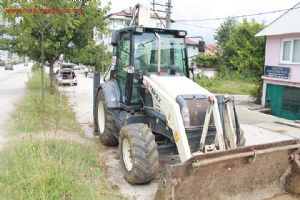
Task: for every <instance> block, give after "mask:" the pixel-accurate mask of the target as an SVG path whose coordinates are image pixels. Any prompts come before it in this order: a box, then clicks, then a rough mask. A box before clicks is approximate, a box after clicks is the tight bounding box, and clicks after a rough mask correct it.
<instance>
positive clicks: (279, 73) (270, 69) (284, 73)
mask: <svg viewBox="0 0 300 200" xmlns="http://www.w3.org/2000/svg"><path fill="white" fill-rule="evenodd" d="M290 72H291V69H290V68H288V67H275V66H265V76H267V77H270V78H281V79H289V78H290Z"/></svg>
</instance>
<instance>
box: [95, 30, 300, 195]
mask: <svg viewBox="0 0 300 200" xmlns="http://www.w3.org/2000/svg"><path fill="white" fill-rule="evenodd" d="M131 25H132V26H130V27H128V28H124V29H121V30H118V31H114V32H113V34H112V45H113V47H114V56H113V61H112V64H111V66H110V68H109V69H108V70H107V71H106V73H105V74H104V76H103V77H102V80H103V81H102V82H101V84H99V80H97V79H96V81H95V82H94V97H95V98H94V124H95V130H96V131H97V133H98V135H99V138H100V140H101V142H102V143H103V144H104V145H108V146H117V145H119V158H120V161H121V165H122V168H123V171H124V177H125V179H126V180H127V181H128V182H129V183H131V184H144V183H148V182H150V181H152V180H153V179H154V178H155V177H156V176H157V173H158V168H159V162H158V159H159V155H160V154H164V153H168V154H178V155H179V158H180V161H179V162H178V163H177V164H175V165H166V166H165V168H164V170H163V172H162V174H161V176H160V183H159V186H158V190H157V193H156V196H155V199H159V200H169V199H193V200H194V199H222V200H223V199H231V200H234V199H251V200H252V199H266V198H269V197H272V196H274V195H278V194H282V193H285V192H289V193H293V194H300V160H299V157H300V155H299V154H300V142H299V141H297V140H290V141H283V142H277V143H271V144H264V145H257V146H248V147H245V137H244V136H243V131H242V130H241V129H240V126H239V122H238V117H237V113H236V111H235V107H234V106H235V104H234V99H233V98H231V97H224V96H215V95H214V94H212V93H210V92H209V91H207V90H206V89H204V88H203V87H201V86H199V85H198V84H196V83H195V82H193V81H192V80H191V78H190V69H189V67H188V53H187V48H186V46H185V38H186V35H187V32H186V31H183V30H170V29H160V28H148V27H145V26H139V25H137V24H131ZM203 49H204V42H202V41H200V42H199V50H200V51H203ZM231 106H233V112H232V109H231V108H230V107H231Z"/></svg>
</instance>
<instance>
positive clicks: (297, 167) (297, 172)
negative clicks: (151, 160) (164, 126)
mask: <svg viewBox="0 0 300 200" xmlns="http://www.w3.org/2000/svg"><path fill="white" fill-rule="evenodd" d="M299 157H300V141H297V140H289V141H282V142H276V143H270V144H264V145H256V146H249V147H244V148H239V149H232V150H225V151H217V152H209V153H205V154H198V155H194V156H193V158H191V159H190V160H188V161H187V162H185V163H183V164H176V165H168V166H165V169H164V172H163V175H162V179H161V181H160V183H159V186H158V190H157V193H156V196H155V199H156V200H181V199H185V200H188V199H191V200H195V199H197V200H198V199H199V200H200V199H204V200H214V199H222V200H229V199H230V200H241V199H243V200H247V199H249V200H256V199H267V198H271V197H273V196H275V195H279V194H283V193H286V192H288V193H292V194H295V195H300V158H299Z"/></svg>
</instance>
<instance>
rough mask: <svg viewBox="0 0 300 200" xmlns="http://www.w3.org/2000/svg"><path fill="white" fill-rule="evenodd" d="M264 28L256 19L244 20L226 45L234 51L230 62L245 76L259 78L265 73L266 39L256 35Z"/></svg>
mask: <svg viewBox="0 0 300 200" xmlns="http://www.w3.org/2000/svg"><path fill="white" fill-rule="evenodd" d="M262 28H263V26H262V25H261V24H259V23H256V22H255V21H251V22H249V21H247V20H244V21H243V23H241V24H239V26H237V27H236V29H235V30H234V32H233V33H232V35H231V36H230V38H229V40H228V41H227V43H226V45H225V46H226V49H228V50H230V51H231V52H232V55H231V58H230V59H229V64H230V65H232V66H234V67H235V68H236V70H237V71H238V73H239V74H241V75H243V76H250V77H255V78H258V79H259V78H260V76H261V75H262V73H263V67H264V54H265V39H264V38H257V37H255V34H256V33H258V32H259V31H260V30H262Z"/></svg>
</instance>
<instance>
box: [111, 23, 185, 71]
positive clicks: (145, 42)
mask: <svg viewBox="0 0 300 200" xmlns="http://www.w3.org/2000/svg"><path fill="white" fill-rule="evenodd" d="M185 36H186V31H178V30H166V29H157V28H145V27H130V28H125V29H121V30H119V31H116V32H114V33H113V41H112V45H113V46H114V47H115V51H114V52H115V55H116V56H117V57H118V58H119V60H117V63H116V65H117V66H116V67H117V68H116V69H117V71H118V70H123V68H124V67H127V66H131V67H133V68H134V71H135V72H138V71H139V73H140V72H142V73H143V74H144V75H149V74H151V73H159V74H162V75H184V76H188V74H189V73H188V68H187V64H188V62H187V60H188V59H187V52H186V48H185V42H184V38H185ZM158 49H160V55H159V54H158ZM159 60H160V62H159V63H158V61H159ZM159 64H160V71H159V69H158V67H159V66H158V65H159ZM133 68H132V69H133Z"/></svg>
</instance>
